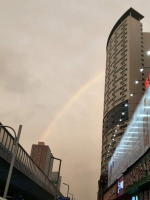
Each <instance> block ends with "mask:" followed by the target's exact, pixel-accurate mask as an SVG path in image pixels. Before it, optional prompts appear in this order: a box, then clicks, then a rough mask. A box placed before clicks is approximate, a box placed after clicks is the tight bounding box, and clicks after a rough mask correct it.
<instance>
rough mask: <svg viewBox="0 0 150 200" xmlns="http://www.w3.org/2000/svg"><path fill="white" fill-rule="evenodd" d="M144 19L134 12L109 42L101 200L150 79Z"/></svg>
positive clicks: (126, 15) (128, 13) (148, 35)
mask: <svg viewBox="0 0 150 200" xmlns="http://www.w3.org/2000/svg"><path fill="white" fill-rule="evenodd" d="M142 18H143V15H141V14H140V13H138V12H137V11H135V10H134V9H133V8H130V9H129V10H127V11H126V12H125V13H124V14H123V15H122V17H121V18H120V19H119V20H118V21H117V23H116V24H115V25H114V27H113V29H112V31H111V32H110V35H109V37H108V41H107V46H106V73H105V93H104V113H103V129H102V159H101V175H100V180H99V192H98V199H101V197H102V196H101V194H102V193H103V191H104V190H105V189H106V187H107V175H108V162H109V160H110V158H111V156H112V154H113V152H114V150H115V149H116V146H117V145H118V143H119V141H120V139H121V138H122V136H123V134H124V132H125V130H126V127H127V125H128V123H129V122H130V119H131V118H132V115H133V113H134V111H135V108H136V107H137V105H138V103H139V101H140V99H141V97H142V95H143V94H144V91H145V80H146V78H147V77H149V76H148V74H149V72H150V69H149V67H150V56H149V53H148V51H149V50H150V33H144V32H143V28H142V23H141V22H140V20H142ZM135 81H136V83H138V84H135ZM148 81H149V78H148Z"/></svg>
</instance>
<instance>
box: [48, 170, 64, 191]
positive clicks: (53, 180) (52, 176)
mask: <svg viewBox="0 0 150 200" xmlns="http://www.w3.org/2000/svg"><path fill="white" fill-rule="evenodd" d="M61 178H62V177H61V176H59V182H58V190H60V186H61ZM50 179H51V181H52V182H53V183H54V185H57V179H58V172H52V175H51V178H50Z"/></svg>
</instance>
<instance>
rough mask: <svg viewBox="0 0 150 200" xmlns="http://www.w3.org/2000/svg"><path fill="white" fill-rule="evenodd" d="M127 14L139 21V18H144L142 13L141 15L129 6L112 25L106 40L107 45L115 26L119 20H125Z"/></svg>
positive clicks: (119, 22)
mask: <svg viewBox="0 0 150 200" xmlns="http://www.w3.org/2000/svg"><path fill="white" fill-rule="evenodd" d="M128 16H132V17H133V18H135V19H136V20H138V21H140V20H141V19H143V18H144V16H143V15H141V14H140V13H139V12H137V11H136V10H134V9H133V8H129V9H128V10H127V11H126V12H125V13H124V14H123V15H122V16H121V17H120V19H119V20H118V21H117V22H116V24H115V25H114V27H113V28H112V30H111V32H110V34H109V37H108V40H107V46H108V43H109V40H110V38H111V36H112V34H113V33H114V32H115V30H116V29H117V27H118V26H119V25H120V24H121V22H122V21H123V20H125V19H126V18H127V17H128Z"/></svg>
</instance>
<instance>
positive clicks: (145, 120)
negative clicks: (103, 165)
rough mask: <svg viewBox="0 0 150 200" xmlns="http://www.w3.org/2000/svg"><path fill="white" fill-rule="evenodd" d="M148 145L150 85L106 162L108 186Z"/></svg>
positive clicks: (149, 134)
mask: <svg viewBox="0 0 150 200" xmlns="http://www.w3.org/2000/svg"><path fill="white" fill-rule="evenodd" d="M149 147H150V87H148V89H147V90H146V92H145V94H144V95H143V97H142V99H141V101H140V103H139V106H138V107H137V109H136V110H135V112H134V114H133V116H132V119H131V121H130V123H129V125H128V127H127V129H126V131H125V133H124V135H123V137H122V139H121V141H120V143H119V145H118V146H117V148H116V150H115V152H114V154H113V155H112V157H111V159H110V162H109V164H108V186H109V185H111V184H112V183H113V182H114V181H115V180H116V179H118V178H120V177H121V176H122V173H123V172H125V171H126V170H127V168H128V167H130V166H131V165H132V164H133V163H134V162H136V161H137V160H138V159H139V158H140V157H141V156H142V155H143V154H144V153H145V152H146V150H147V149H148V148H149Z"/></svg>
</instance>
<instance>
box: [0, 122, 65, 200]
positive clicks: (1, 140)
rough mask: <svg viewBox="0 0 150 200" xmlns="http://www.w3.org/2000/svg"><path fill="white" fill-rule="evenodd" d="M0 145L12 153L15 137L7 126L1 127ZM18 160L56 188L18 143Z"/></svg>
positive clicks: (48, 185) (52, 187)
mask: <svg viewBox="0 0 150 200" xmlns="http://www.w3.org/2000/svg"><path fill="white" fill-rule="evenodd" d="M0 124H1V123H0ZM0 146H1V147H2V148H3V149H5V150H6V151H7V153H8V154H10V155H12V153H13V149H14V137H13V136H12V135H11V134H10V133H9V131H8V130H7V129H6V128H2V127H1V128H0ZM16 160H17V161H18V162H19V163H20V164H21V165H23V166H24V167H25V168H26V169H27V170H28V171H29V172H30V173H31V174H33V175H35V176H36V178H37V179H38V180H39V181H41V182H42V183H45V185H46V186H47V188H49V189H51V190H52V191H55V190H56V186H55V185H54V184H53V183H52V181H51V180H50V179H49V178H48V177H47V176H46V175H45V174H44V172H43V171H42V170H41V169H40V168H39V167H38V166H37V165H36V163H35V162H34V161H33V160H32V158H31V157H30V156H29V155H28V153H27V152H26V151H25V150H24V149H23V147H22V146H21V145H20V144H18V152H17V156H16ZM53 195H54V194H53ZM59 195H60V196H62V195H61V193H59Z"/></svg>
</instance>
